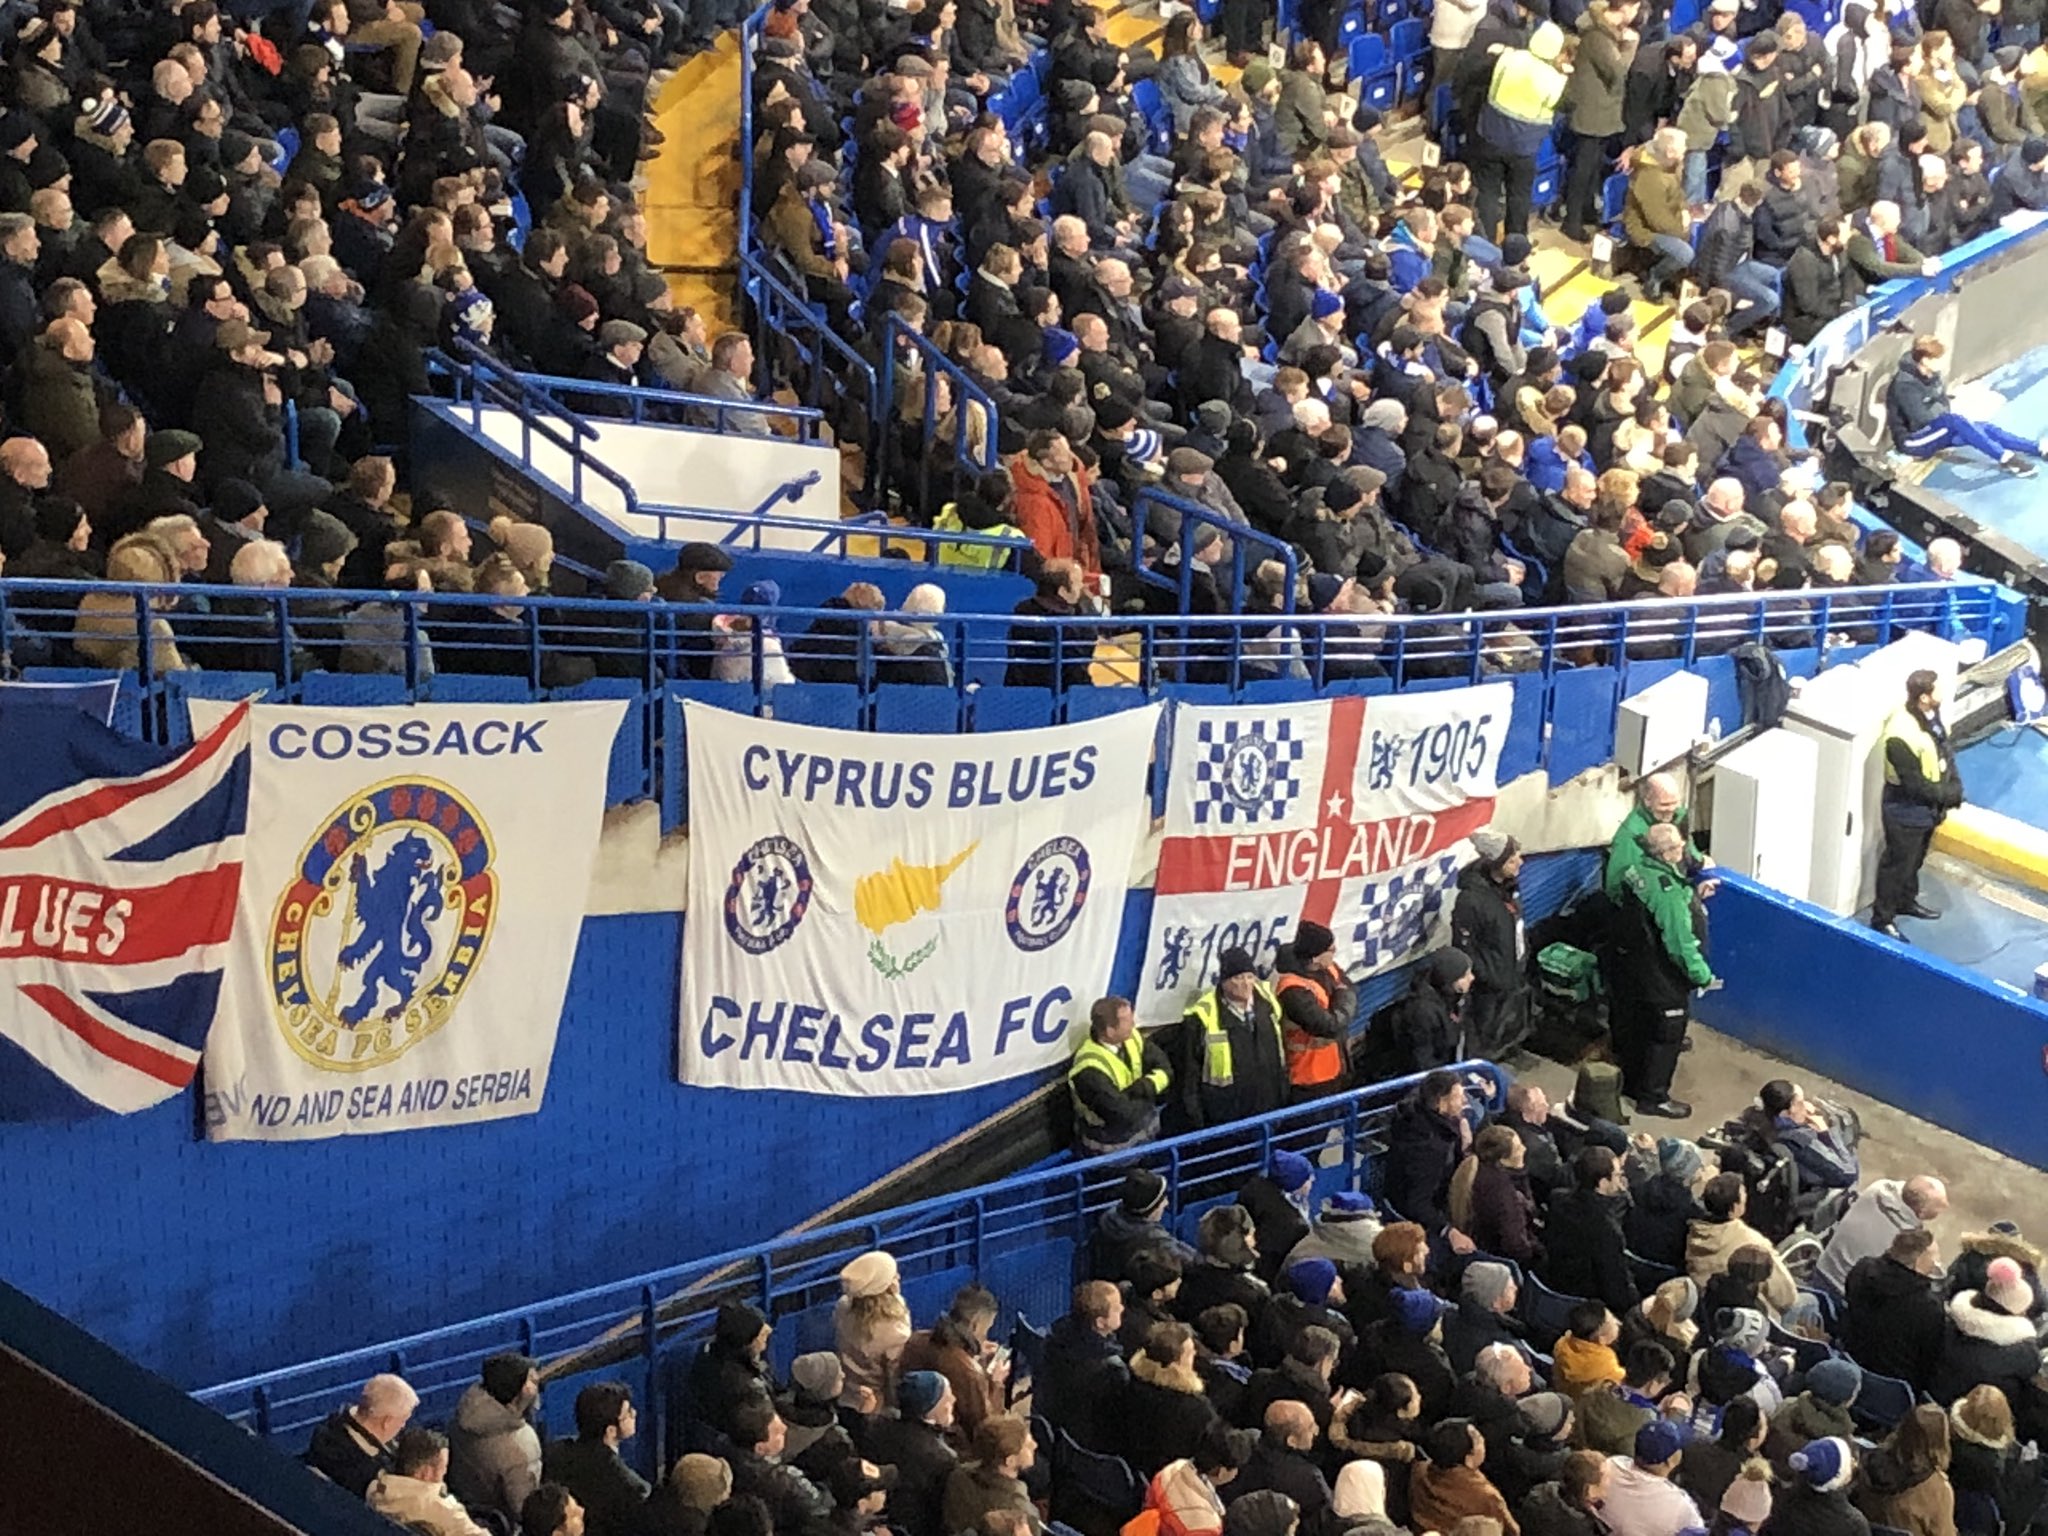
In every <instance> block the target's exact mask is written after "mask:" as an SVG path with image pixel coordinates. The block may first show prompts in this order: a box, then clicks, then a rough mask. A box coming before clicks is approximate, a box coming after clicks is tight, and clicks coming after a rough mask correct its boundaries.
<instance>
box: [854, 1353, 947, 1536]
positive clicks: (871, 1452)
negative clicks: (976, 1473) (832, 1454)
mask: <svg viewBox="0 0 2048 1536" xmlns="http://www.w3.org/2000/svg"><path fill="white" fill-rule="evenodd" d="M896 1413H897V1417H895V1418H893V1419H892V1418H888V1417H886V1416H883V1415H877V1416H875V1417H874V1418H871V1419H869V1420H868V1421H867V1430H866V1433H865V1434H864V1435H863V1436H862V1439H861V1454H862V1455H864V1456H865V1457H867V1459H868V1460H870V1461H872V1462H875V1463H876V1464H877V1465H879V1466H884V1467H894V1468H895V1469H896V1486H895V1487H894V1488H892V1489H890V1490H889V1502H888V1504H887V1505H886V1506H885V1507H884V1513H885V1514H886V1515H887V1517H888V1523H889V1524H890V1525H892V1526H894V1527H895V1528H896V1529H897V1530H899V1531H901V1532H903V1536H947V1532H946V1522H945V1520H944V1518H943V1517H942V1515H941V1513H940V1510H941V1507H942V1505H943V1504H944V1502H945V1496H946V1479H947V1478H949V1477H951V1476H952V1475H953V1468H954V1467H955V1466H957V1465H958V1464H959V1459H960V1458H959V1457H958V1456H957V1455H955V1454H954V1451H953V1447H952V1446H950V1445H948V1444H947V1443H946V1431H947V1430H949V1429H950V1428H952V1425H953V1387H952V1383H950V1382H948V1381H947V1380H946V1378H945V1377H943V1376H941V1375H940V1374H939V1373H938V1372H937V1371H910V1372H907V1373H906V1374H905V1375H904V1377H903V1379H902V1380H901V1381H900V1382H898V1383H897V1384H896Z"/></svg>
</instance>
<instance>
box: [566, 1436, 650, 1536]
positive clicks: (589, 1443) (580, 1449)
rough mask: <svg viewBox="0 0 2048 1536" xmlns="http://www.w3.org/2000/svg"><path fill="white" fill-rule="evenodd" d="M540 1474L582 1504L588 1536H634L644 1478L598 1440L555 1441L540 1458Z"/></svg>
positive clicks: (645, 1488) (645, 1492)
mask: <svg viewBox="0 0 2048 1536" xmlns="http://www.w3.org/2000/svg"><path fill="white" fill-rule="evenodd" d="M541 1468H542V1473H543V1475H544V1476H545V1477H546V1478H547V1480H548V1481H549V1482H551V1483H560V1484H561V1485H562V1486H563V1487H564V1488H567V1489H568V1490H569V1492H571V1493H572V1494H574V1495H575V1496H576V1502H577V1503H578V1504H581V1505H582V1506H583V1515H584V1521H585V1524H584V1530H585V1531H586V1532H587V1533H588V1536H635V1532H636V1530H637V1528H638V1525H639V1521H640V1516H641V1512H642V1506H643V1505H645V1504H646V1502H647V1495H648V1492H649V1489H648V1486H647V1480H646V1479H645V1478H643V1477H642V1476H641V1475H640V1474H639V1473H637V1472H635V1471H634V1470H633V1469H632V1468H631V1467H629V1466H627V1465H626V1463H625V1461H624V1460H623V1459H622V1458H621V1457H620V1455H619V1453H618V1452H617V1451H616V1450H614V1449H613V1448H612V1447H611V1446H609V1445H606V1444H605V1443H604V1441H602V1440H584V1439H581V1438H578V1439H575V1440H555V1441H551V1442H549V1445H548V1448H547V1452H546V1454H545V1456H543V1457H542V1460H541Z"/></svg>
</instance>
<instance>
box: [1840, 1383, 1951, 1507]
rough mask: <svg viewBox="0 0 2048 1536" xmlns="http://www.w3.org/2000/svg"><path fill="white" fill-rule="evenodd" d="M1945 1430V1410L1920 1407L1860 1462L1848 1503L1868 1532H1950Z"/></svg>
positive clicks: (1925, 1404) (1949, 1486)
mask: <svg viewBox="0 0 2048 1536" xmlns="http://www.w3.org/2000/svg"><path fill="white" fill-rule="evenodd" d="M1948 1424H1949V1420H1948V1412H1947V1410H1945V1409H1942V1408H1938V1407H1936V1406H1935V1405H1934V1404H1932V1403H1922V1404H1920V1405H1918V1406H1917V1407H1915V1408H1914V1409H1913V1411H1912V1412H1910V1413H1908V1414H1907V1415H1906V1416H1905V1417H1904V1418H1903V1419H1901V1420H1899V1422H1898V1423H1897V1424H1896V1425H1894V1426H1893V1428H1892V1432H1891V1433H1890V1434H1889V1435H1887V1436H1886V1437H1885V1439H1884V1441H1883V1443H1882V1444H1880V1445H1879V1446H1878V1447H1877V1449H1875V1450H1874V1451H1871V1452H1869V1453H1868V1454H1867V1455H1865V1456H1864V1458H1863V1466H1862V1475H1861V1476H1860V1477H1859V1478H1858V1479H1857V1482H1856V1487H1855V1491H1854V1493H1853V1494H1852V1495H1851V1500H1852V1502H1853V1503H1854V1504H1855V1506H1856V1507H1857V1508H1858V1509H1859V1510H1861V1511H1862V1512H1863V1514H1864V1516H1865V1518H1867V1519H1868V1520H1869V1521H1870V1523H1871V1524H1872V1525H1873V1526H1878V1525H1885V1526H1890V1527H1891V1528H1892V1529H1893V1530H1901V1531H1909V1532H1911V1533H1913V1536H1945V1533H1947V1532H1949V1531H1953V1530H1954V1529H1955V1525H1956V1494H1955V1489H1954V1487H1953V1486H1952V1485H1951V1484H1950V1483H1949V1480H1948V1467H1949V1460H1950V1452H1949V1428H1948Z"/></svg>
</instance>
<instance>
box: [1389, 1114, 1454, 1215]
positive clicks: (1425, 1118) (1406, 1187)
mask: <svg viewBox="0 0 2048 1536" xmlns="http://www.w3.org/2000/svg"><path fill="white" fill-rule="evenodd" d="M1462 1151H1463V1147H1462V1145H1461V1141H1460V1137H1459V1126H1458V1123H1457V1122H1455V1121H1452V1120H1446V1119H1445V1118H1444V1117H1443V1116H1442V1115H1440V1114H1438V1113H1437V1112H1436V1111H1435V1110H1433V1109H1431V1108H1429V1107H1428V1106H1427V1105H1425V1104H1424V1103H1422V1101H1421V1100H1420V1099H1419V1098H1417V1097H1414V1096H1410V1097H1409V1098H1406V1099H1403V1100H1402V1101H1401V1103H1400V1105H1399V1106H1398V1107H1397V1108H1396V1109H1395V1111H1394V1116H1393V1120H1392V1121H1391V1123H1390V1124H1389V1125H1388V1127H1387V1151H1386V1154H1385V1157H1386V1162H1385V1167H1384V1182H1383V1184H1382V1186H1381V1187H1382V1189H1383V1190H1384V1192H1385V1195H1386V1200H1387V1203H1388V1204H1389V1205H1391V1206H1392V1207H1393V1208H1394V1209H1395V1210H1397V1211H1399V1212H1400V1213H1401V1215H1402V1216H1404V1217H1406V1218H1407V1219H1408V1220H1410V1221H1418V1222H1421V1223H1422V1225H1423V1226H1424V1227H1425V1228H1427V1229H1428V1230H1429V1231H1430V1232H1432V1233H1436V1232H1441V1231H1442V1230H1443V1229H1444V1227H1445V1226H1446V1225H1447V1224H1448V1223H1449V1221H1450V1216H1449V1214H1448V1211H1447V1210H1446V1207H1445V1203H1444V1201H1445V1192H1446V1191H1447V1189H1448V1188H1449V1186H1450V1182H1451V1174H1452V1172H1453V1170H1455V1169H1456V1167H1457V1165H1458V1158H1459V1155H1460V1154H1461V1152H1462Z"/></svg>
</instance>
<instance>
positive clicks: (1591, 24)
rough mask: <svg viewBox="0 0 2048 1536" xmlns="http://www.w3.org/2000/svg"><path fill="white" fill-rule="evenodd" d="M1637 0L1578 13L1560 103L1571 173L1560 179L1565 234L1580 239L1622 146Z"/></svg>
mask: <svg viewBox="0 0 2048 1536" xmlns="http://www.w3.org/2000/svg"><path fill="white" fill-rule="evenodd" d="M1639 9H1640V7H1639V6H1638V4H1637V0H1594V3H1593V4H1592V5H1591V6H1590V7H1589V8H1588V9H1587V11H1586V13H1585V14H1584V15H1583V16H1581V17H1580V18H1579V53H1578V58H1577V60H1576V61H1575V63H1574V66H1573V69H1572V83H1571V85H1570V86H1569V87H1568V88H1567V89H1566V91H1565V95H1564V104H1565V106H1566V107H1567V108H1568V109H1569V110H1570V112H1571V128H1572V132H1573V133H1574V134H1576V135H1578V138H1577V141H1576V142H1575V144H1574V145H1573V148H1572V165H1571V172H1570V174H1569V176H1568V177H1567V178H1566V180H1565V192H1564V237H1565V238H1566V239H1567V240H1580V241H1583V240H1585V239H1586V238H1587V229H1586V226H1587V224H1588V222H1591V223H1592V224H1593V225H1595V226H1596V227H1597V226H1598V224H1599V222H1600V182H1601V177H1602V175H1603V173H1604V172H1605V170H1606V167H1607V162H1608V161H1609V160H1610V159H1612V158H1613V157H1614V156H1615V155H1616V154H1618V153H1619V152H1620V150H1621V147H1622V146H1621V130H1622V127H1623V125H1624V123H1625V122H1626V116H1625V107H1626V103H1627V98H1628V72H1629V67H1630V66H1631V65H1633V64H1634V63H1635V61H1636V48H1637V45H1638V44H1639V43H1640V42H1641V37H1640V35H1639V34H1638V33H1637V31H1636V13H1637V11H1638V10H1639Z"/></svg>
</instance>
